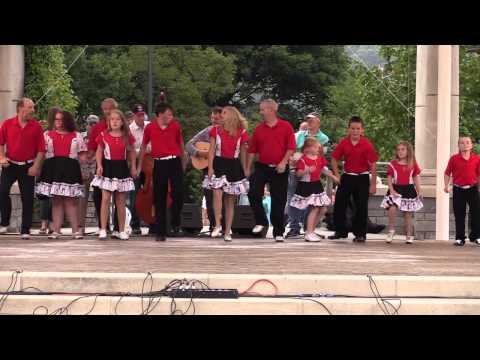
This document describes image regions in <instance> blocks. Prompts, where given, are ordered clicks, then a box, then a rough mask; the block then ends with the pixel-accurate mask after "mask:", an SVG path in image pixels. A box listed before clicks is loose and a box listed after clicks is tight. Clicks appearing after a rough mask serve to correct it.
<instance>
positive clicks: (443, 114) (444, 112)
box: [435, 45, 453, 240]
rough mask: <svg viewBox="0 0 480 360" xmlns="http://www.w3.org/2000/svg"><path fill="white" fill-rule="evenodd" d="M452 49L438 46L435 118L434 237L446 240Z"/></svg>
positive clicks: (448, 46) (448, 221) (447, 234)
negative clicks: (445, 181)
mask: <svg viewBox="0 0 480 360" xmlns="http://www.w3.org/2000/svg"><path fill="white" fill-rule="evenodd" d="M452 55H453V50H452V46H451V45H439V47H438V118H437V144H438V145H439V146H437V156H436V162H437V164H438V166H437V170H436V175H437V176H436V180H437V181H436V182H437V187H436V195H437V196H436V218H435V220H436V224H435V225H436V237H435V238H436V239H437V240H448V238H449V227H450V211H449V202H450V198H449V196H448V194H445V193H444V192H443V186H442V185H443V171H444V169H443V168H444V166H443V165H444V164H446V163H447V162H448V158H449V157H450V145H451V127H452V126H451V125H452V99H453V96H452V74H453V67H452V64H453V61H452V60H453V57H452Z"/></svg>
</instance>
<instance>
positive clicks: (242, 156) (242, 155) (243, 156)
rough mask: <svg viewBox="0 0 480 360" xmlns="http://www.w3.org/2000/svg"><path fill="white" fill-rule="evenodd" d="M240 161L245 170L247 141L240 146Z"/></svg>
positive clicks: (244, 170)
mask: <svg viewBox="0 0 480 360" xmlns="http://www.w3.org/2000/svg"><path fill="white" fill-rule="evenodd" d="M240 162H241V163H242V166H243V172H244V173H245V172H246V171H247V143H243V144H242V146H241V147H240Z"/></svg>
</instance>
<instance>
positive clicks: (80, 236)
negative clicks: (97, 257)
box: [73, 231, 83, 240]
mask: <svg viewBox="0 0 480 360" xmlns="http://www.w3.org/2000/svg"><path fill="white" fill-rule="evenodd" d="M73 238H74V239H75V240H80V239H83V235H82V233H81V232H80V231H79V232H76V233H75V234H73Z"/></svg>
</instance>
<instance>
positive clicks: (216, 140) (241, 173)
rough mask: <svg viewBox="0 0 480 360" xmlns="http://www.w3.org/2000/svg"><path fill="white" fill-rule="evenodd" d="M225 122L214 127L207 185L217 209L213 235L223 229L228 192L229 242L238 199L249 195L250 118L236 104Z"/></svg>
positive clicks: (224, 114)
mask: <svg viewBox="0 0 480 360" xmlns="http://www.w3.org/2000/svg"><path fill="white" fill-rule="evenodd" d="M221 116H222V125H220V126H214V127H213V128H212V130H211V131H210V150H209V154H208V176H207V177H205V180H204V181H203V187H204V188H207V189H212V190H213V210H214V213H215V228H214V229H213V231H212V234H211V236H212V237H218V236H220V235H221V232H222V225H221V217H222V199H223V193H225V238H224V240H225V241H232V237H231V236H230V229H231V227H232V222H233V213H234V208H235V199H236V197H237V196H238V195H240V194H247V193H248V190H249V182H248V180H247V179H246V178H245V167H246V155H247V142H248V134H247V120H246V119H245V118H244V117H243V116H242V114H240V112H239V111H238V110H237V109H236V108H235V107H233V106H226V107H224V108H223V110H222V115H221Z"/></svg>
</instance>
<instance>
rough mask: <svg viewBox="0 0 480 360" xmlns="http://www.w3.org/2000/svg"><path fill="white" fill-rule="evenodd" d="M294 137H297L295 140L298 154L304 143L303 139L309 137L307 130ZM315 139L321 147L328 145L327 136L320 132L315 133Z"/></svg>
mask: <svg viewBox="0 0 480 360" xmlns="http://www.w3.org/2000/svg"><path fill="white" fill-rule="evenodd" d="M296 135H297V136H296V138H297V139H296V140H297V152H300V150H301V149H302V146H303V143H304V142H305V139H306V138H307V136H308V135H309V134H308V130H304V131H299V132H298V133H297V134H296ZM315 137H316V138H317V140H318V142H319V143H320V144H322V145H325V144H326V143H328V142H329V141H330V139H329V138H328V136H327V135H325V134H324V133H323V132H321V131H320V130H319V131H318V132H317V134H316V135H315Z"/></svg>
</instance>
